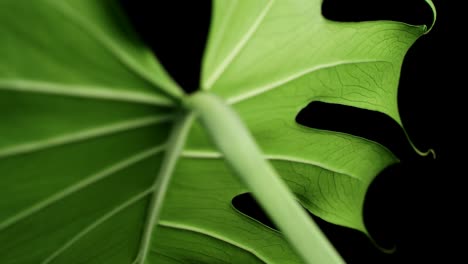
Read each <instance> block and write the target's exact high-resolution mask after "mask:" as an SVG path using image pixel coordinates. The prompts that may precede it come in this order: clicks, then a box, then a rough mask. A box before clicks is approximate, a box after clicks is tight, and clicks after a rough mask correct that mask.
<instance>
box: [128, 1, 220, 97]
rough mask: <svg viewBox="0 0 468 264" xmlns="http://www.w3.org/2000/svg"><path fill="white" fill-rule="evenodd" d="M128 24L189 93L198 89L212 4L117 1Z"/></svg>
mask: <svg viewBox="0 0 468 264" xmlns="http://www.w3.org/2000/svg"><path fill="white" fill-rule="evenodd" d="M120 1H121V4H122V6H123V8H124V10H125V11H126V13H127V15H128V17H129V19H130V22H131V23H132V24H133V27H134V28H135V30H136V31H137V33H138V34H139V35H140V36H141V38H142V39H143V41H144V42H145V43H146V44H147V45H148V46H149V47H150V48H151V50H152V51H153V52H154V53H155V54H156V56H157V58H158V60H159V61H160V62H161V63H162V64H163V65H164V68H165V69H166V70H167V71H168V72H169V74H170V75H171V76H172V77H173V78H174V79H175V80H176V82H177V83H179V85H180V86H181V87H182V88H183V89H184V90H185V91H186V92H188V93H190V92H193V91H195V90H197V89H198V88H199V82H200V72H201V71H200V69H201V60H202V55H203V51H204V49H205V43H206V40H207V36H208V29H209V24H210V18H211V1H210V0H198V1H172V0H171V1H160V0H158V1H154V0H120Z"/></svg>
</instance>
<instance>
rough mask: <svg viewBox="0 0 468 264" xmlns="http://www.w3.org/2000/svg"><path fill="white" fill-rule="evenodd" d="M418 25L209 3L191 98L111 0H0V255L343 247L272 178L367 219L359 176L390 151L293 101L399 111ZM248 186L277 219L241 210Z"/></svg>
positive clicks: (250, 259)
mask: <svg viewBox="0 0 468 264" xmlns="http://www.w3.org/2000/svg"><path fill="white" fill-rule="evenodd" d="M427 2H428V3H429V4H430V5H431V7H433V6H432V3H431V2H430V1H427ZM427 31H428V30H427V28H426V27H425V26H412V25H407V24H403V23H400V22H393V21H374V22H361V23H338V22H334V21H329V20H327V19H325V18H324V17H323V16H322V15H321V1H320V0H276V1H275V0H256V1H243V0H238V1H234V0H233V1H225V0H215V1H214V10H213V17H212V25H211V31H210V36H209V40H208V47H207V49H206V53H205V54H204V62H203V71H202V87H201V88H200V90H202V91H199V92H197V93H195V95H190V96H189V95H186V94H185V93H184V92H183V90H182V89H181V88H179V87H178V86H177V84H176V83H175V82H174V81H173V80H171V78H170V77H169V75H168V74H167V73H166V72H165V70H164V69H163V66H162V65H160V64H159V63H158V61H157V59H156V58H154V56H153V54H152V53H151V52H150V50H149V49H148V48H147V47H145V45H144V44H143V43H142V42H141V41H140V40H139V38H138V37H137V36H136V34H135V33H134V32H133V30H132V28H131V27H130V26H129V23H128V21H127V20H126V17H125V16H124V14H123V12H122V10H121V9H120V7H119V4H118V1H113V0H100V1H96V0H60V1H59V0H34V1H18V0H2V1H1V2H0V58H1V59H0V117H1V122H0V185H1V187H2V188H1V189H2V190H1V192H0V262H1V263H4V264H7V263H262V262H264V263H282V264H284V263H301V262H303V261H304V262H312V261H313V259H311V258H308V257H307V256H308V254H309V253H307V250H308V249H310V250H311V251H312V252H314V254H319V255H320V253H317V252H322V251H318V250H316V248H317V247H318V248H319V249H320V248H321V247H323V248H322V249H323V251H324V252H328V253H324V254H325V255H328V256H329V259H334V260H333V261H335V262H341V260H340V258H339V257H337V256H336V257H333V255H336V253H335V252H334V251H333V250H332V249H330V247H329V245H328V244H327V243H328V242H327V241H326V240H325V238H324V236H323V235H322V234H321V233H320V232H319V231H317V230H316V229H314V228H316V227H315V225H314V224H313V222H311V220H308V219H306V218H304V216H305V214H304V213H303V211H301V209H300V207H299V206H297V205H296V203H295V202H294V198H292V196H288V195H289V192H288V191H287V188H285V186H283V181H281V180H279V178H278V177H276V176H275V175H277V174H278V175H280V176H281V178H282V180H284V182H285V183H286V184H287V185H288V186H289V188H290V190H291V191H292V192H293V193H294V194H295V196H296V197H297V199H298V200H299V201H300V203H301V204H302V206H304V207H305V208H307V209H308V210H310V211H311V212H312V213H314V214H315V215H317V216H319V217H321V218H323V219H325V220H327V221H329V222H331V223H335V224H338V225H343V226H347V227H350V228H354V229H357V230H360V231H362V232H364V233H367V231H366V228H365V226H364V223H363V219H362V207H363V201H364V196H365V193H366V190H367V188H368V186H369V184H370V182H371V181H372V179H373V178H374V177H375V176H376V175H377V174H378V173H379V172H380V171H381V170H383V169H384V168H385V167H387V166H389V165H390V164H392V163H395V162H397V158H396V157H395V156H394V155H393V154H392V153H390V152H389V151H388V150H387V149H386V148H384V147H382V146H381V145H379V144H377V143H375V142H371V141H368V140H365V139H363V138H359V137H356V136H352V135H347V134H342V133H337V132H332V131H321V130H316V129H310V128H306V127H301V126H300V125H298V124H297V123H295V116H296V114H297V113H298V111H299V110H300V109H302V108H303V107H304V106H306V105H307V104H308V103H310V102H311V101H324V102H331V103H337V104H344V105H349V106H354V107H360V108H365V109H370V110H375V111H380V112H383V113H385V114H387V115H389V116H390V117H392V118H393V119H395V120H396V121H397V122H399V123H400V124H401V122H400V119H399V115H398V108H397V85H398V78H399V72H400V68H401V64H402V61H403V58H404V55H405V53H406V51H407V50H408V48H409V47H410V46H411V45H412V43H414V41H415V40H416V39H417V38H418V37H419V36H421V35H422V34H424V33H426V32H427ZM161 41H164V40H161ZM246 128H247V129H246ZM248 131H250V132H248ZM255 142H256V143H255ZM257 146H259V148H258V147H257ZM259 149H261V151H262V152H260V151H259ZM266 161H268V162H266ZM269 164H272V166H270V165H269ZM271 168H274V170H273V169H271ZM275 171H276V172H275ZM276 173H277V174H276ZM249 191H252V192H253V194H254V196H255V197H256V198H257V199H258V200H259V201H260V203H261V205H262V206H263V207H264V208H265V209H266V210H267V212H268V214H269V215H270V216H271V217H272V219H273V221H275V223H276V224H277V225H278V226H279V228H280V229H281V231H283V232H282V233H279V232H277V231H274V230H271V229H269V228H267V227H265V226H264V225H262V224H260V223H258V222H256V221H254V220H252V219H250V218H248V217H246V216H244V215H242V214H241V213H239V212H237V211H236V210H235V209H234V208H233V206H232V205H231V200H232V199H233V198H234V197H235V196H237V195H239V194H241V193H244V192H249ZM291 201H292V202H291ZM161 208H163V209H162V210H161ZM304 219H306V220H304ZM297 221H299V222H297ZM301 221H302V222H301ZM307 221H308V222H307ZM298 223H299V224H298ZM301 223H303V225H302V224H301ZM301 230H304V235H303V236H301V233H302V231H301ZM307 230H309V231H310V230H312V231H311V232H309V231H307ZM314 230H315V231H314ZM314 232H315V233H314ZM283 233H284V235H283ZM310 234H316V235H310ZM309 243H312V244H309ZM314 243H316V244H314ZM301 245H302V246H301ZM314 250H316V251H317V252H315V251H314ZM314 256H316V255H314ZM330 256H332V257H330ZM301 257H302V259H301ZM312 258H314V257H312ZM319 259H321V257H320V256H318V257H317V258H316V259H315V260H319Z"/></svg>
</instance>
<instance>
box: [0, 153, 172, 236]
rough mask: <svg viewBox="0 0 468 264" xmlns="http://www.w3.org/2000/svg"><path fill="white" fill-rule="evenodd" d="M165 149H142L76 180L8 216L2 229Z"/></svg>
mask: <svg viewBox="0 0 468 264" xmlns="http://www.w3.org/2000/svg"><path fill="white" fill-rule="evenodd" d="M164 149H165V145H161V146H156V147H152V148H150V149H146V150H144V151H141V152H139V153H137V154H135V155H132V156H130V157H129V158H126V159H124V160H120V161H118V162H116V163H115V164H112V165H110V166H109V167H107V168H105V169H103V170H101V171H98V172H96V173H94V174H92V175H89V176H87V177H85V178H84V179H83V180H81V181H79V182H76V183H74V184H72V185H71V186H69V187H67V188H65V189H63V190H62V191H60V192H58V193H55V194H53V195H52V196H50V197H48V198H46V199H44V200H42V201H40V202H38V203H36V204H34V205H32V206H30V207H29V208H26V209H24V210H23V211H21V212H19V213H17V214H15V215H13V216H11V217H9V218H7V219H6V220H4V221H3V222H1V223H0V231H1V230H4V229H6V228H8V227H9V226H12V225H13V224H15V223H17V222H18V221H20V220H22V219H25V218H27V217H29V216H31V215H33V214H34V213H37V212H39V211H40V210H43V209H44V208H46V207H48V206H51V205H52V204H54V203H56V202H58V201H60V200H61V199H64V198H65V197H67V196H69V195H71V194H74V193H76V192H78V191H80V190H82V189H84V188H86V187H88V186H90V185H92V184H94V183H96V182H98V181H100V180H102V179H104V178H107V177H109V176H111V175H113V174H114V173H116V172H118V171H120V170H123V169H125V168H127V167H129V166H131V165H133V164H135V163H138V162H140V161H142V160H144V159H147V158H149V157H151V156H153V155H155V154H157V153H160V152H162V151H163V150H164Z"/></svg>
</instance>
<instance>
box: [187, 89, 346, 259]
mask: <svg viewBox="0 0 468 264" xmlns="http://www.w3.org/2000/svg"><path fill="white" fill-rule="evenodd" d="M184 103H185V106H186V107H187V108H188V109H192V110H194V111H196V113H197V114H199V116H200V118H201V121H202V123H203V125H204V127H205V128H206V129H207V131H208V133H209V134H210V136H211V139H212V140H213V142H214V143H215V144H216V146H217V147H218V148H219V149H220V151H221V152H222V153H223V154H224V156H225V158H226V160H227V162H228V164H229V166H230V167H231V169H232V170H233V172H234V173H235V174H236V175H237V176H238V177H239V178H240V179H241V180H242V181H243V182H244V183H245V184H246V186H247V187H248V188H249V189H250V190H251V191H252V193H253V195H254V197H255V199H257V201H258V202H259V203H260V205H261V206H262V207H263V208H264V209H265V211H266V212H267V214H268V215H269V216H270V217H271V218H272V220H273V222H274V223H275V224H276V225H277V226H278V227H279V229H280V230H281V231H282V232H283V234H284V235H285V237H286V239H287V240H288V241H289V243H291V245H292V248H294V249H295V250H296V252H297V253H298V254H299V255H300V256H301V257H302V259H303V260H304V263H308V264H311V263H330V264H332V263H344V261H343V260H342V258H341V257H340V255H339V254H338V253H337V251H336V250H335V249H334V248H333V246H332V244H331V243H330V242H329V241H328V239H327V238H326V237H325V235H324V234H323V233H322V232H321V230H320V229H319V227H318V226H317V225H316V224H315V222H314V221H313V220H312V219H311V218H310V217H309V216H308V215H307V214H306V212H305V211H304V209H303V208H302V207H301V206H300V205H299V204H298V203H297V201H296V199H295V197H294V195H293V194H292V193H291V192H290V191H289V189H288V187H287V185H286V184H285V183H284V182H283V181H282V179H281V178H280V176H279V175H278V174H277V173H276V171H275V170H274V168H273V167H272V166H271V164H270V163H269V162H268V161H267V160H266V159H265V157H264V155H263V153H262V152H261V150H260V148H259V147H258V145H257V144H256V142H255V140H254V139H253V137H252V135H251V134H250V132H249V131H248V129H247V128H246V127H245V125H244V124H243V122H242V121H241V120H240V118H239V116H238V115H237V113H236V112H235V111H234V110H233V109H232V108H231V107H230V106H228V105H227V104H226V103H225V102H223V101H221V99H219V98H218V97H217V96H215V95H214V94H210V93H207V92H198V93H195V94H193V95H192V96H190V97H187V98H186V100H185V102H184Z"/></svg>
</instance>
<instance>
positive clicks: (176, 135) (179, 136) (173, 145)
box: [133, 113, 194, 263]
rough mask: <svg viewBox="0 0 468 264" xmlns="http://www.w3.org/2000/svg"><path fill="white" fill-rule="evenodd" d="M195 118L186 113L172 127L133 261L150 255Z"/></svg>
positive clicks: (136, 261)
mask: <svg viewBox="0 0 468 264" xmlns="http://www.w3.org/2000/svg"><path fill="white" fill-rule="evenodd" d="M193 120H194V114H192V113H188V114H185V115H184V116H182V117H181V118H179V119H178V120H177V121H176V123H175V125H174V127H173V128H172V131H171V134H170V137H169V140H168V143H167V148H166V153H165V155H164V158H163V161H162V163H161V169H160V171H159V174H158V175H157V177H156V179H155V181H154V184H153V187H152V189H153V190H152V192H153V194H152V196H151V200H150V203H149V206H148V208H149V209H148V214H147V217H146V224H145V227H144V230H143V234H142V238H141V242H140V250H139V252H138V255H137V257H136V259H135V261H134V262H133V263H144V262H145V259H146V256H147V255H148V252H149V247H150V244H151V237H152V233H153V229H154V227H155V225H156V224H157V221H158V219H159V214H160V211H161V208H162V206H163V204H164V198H165V196H166V192H167V189H168V187H169V182H170V179H171V176H172V174H173V172H174V168H175V165H176V163H177V160H178V159H179V156H180V155H181V153H182V149H183V147H184V145H185V140H186V138H187V135H188V132H189V131H190V127H191V125H192V123H193Z"/></svg>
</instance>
